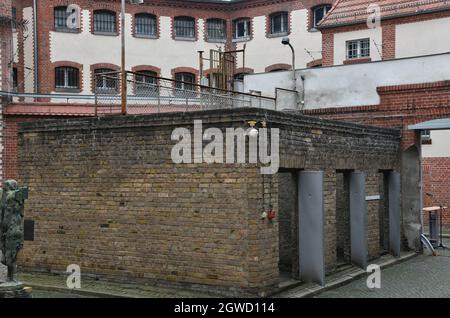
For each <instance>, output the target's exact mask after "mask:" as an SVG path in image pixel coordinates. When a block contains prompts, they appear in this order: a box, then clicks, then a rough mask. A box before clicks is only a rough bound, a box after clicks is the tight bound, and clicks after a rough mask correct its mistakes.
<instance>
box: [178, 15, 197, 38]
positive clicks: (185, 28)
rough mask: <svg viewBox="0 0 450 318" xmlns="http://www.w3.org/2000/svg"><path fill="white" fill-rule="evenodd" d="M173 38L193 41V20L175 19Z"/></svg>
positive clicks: (188, 18) (187, 18)
mask: <svg viewBox="0 0 450 318" xmlns="http://www.w3.org/2000/svg"><path fill="white" fill-rule="evenodd" d="M174 32H175V38H181V39H195V19H194V18H191V17H176V18H175V19H174Z"/></svg>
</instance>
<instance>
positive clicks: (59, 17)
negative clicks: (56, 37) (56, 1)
mask: <svg viewBox="0 0 450 318" xmlns="http://www.w3.org/2000/svg"><path fill="white" fill-rule="evenodd" d="M53 15H54V22H55V30H57V31H58V30H67V29H68V26H67V19H68V18H69V16H70V13H68V12H67V7H66V6H64V7H55V8H54V9H53Z"/></svg>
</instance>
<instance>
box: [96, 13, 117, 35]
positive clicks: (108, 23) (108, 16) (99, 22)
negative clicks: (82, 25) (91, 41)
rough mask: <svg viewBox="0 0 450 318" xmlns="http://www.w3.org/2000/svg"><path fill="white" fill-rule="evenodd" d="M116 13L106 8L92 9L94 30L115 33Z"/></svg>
mask: <svg viewBox="0 0 450 318" xmlns="http://www.w3.org/2000/svg"><path fill="white" fill-rule="evenodd" d="M116 30H117V26H116V13H115V12H112V11H107V10H97V11H94V32H100V33H116Z"/></svg>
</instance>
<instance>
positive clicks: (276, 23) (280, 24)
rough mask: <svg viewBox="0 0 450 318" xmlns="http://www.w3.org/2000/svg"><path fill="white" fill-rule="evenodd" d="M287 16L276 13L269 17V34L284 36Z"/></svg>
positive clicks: (287, 22) (287, 25)
mask: <svg viewBox="0 0 450 318" xmlns="http://www.w3.org/2000/svg"><path fill="white" fill-rule="evenodd" d="M288 17H289V14H288V13H287V12H277V13H273V14H272V15H270V33H271V34H286V33H288V28H289V21H288V20H289V19H288Z"/></svg>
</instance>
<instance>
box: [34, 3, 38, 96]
mask: <svg viewBox="0 0 450 318" xmlns="http://www.w3.org/2000/svg"><path fill="white" fill-rule="evenodd" d="M37 24H38V23H37V0H33V46H34V93H35V94H38V92H39V80H38V76H39V71H38V65H39V64H38V62H39V61H38V58H39V54H38V38H37V35H38V32H37Z"/></svg>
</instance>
